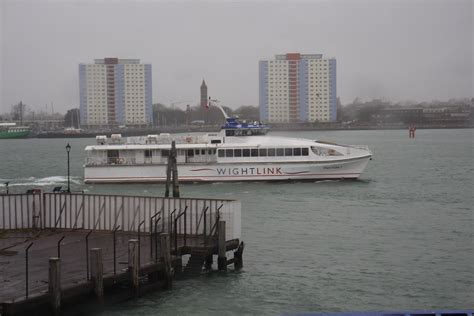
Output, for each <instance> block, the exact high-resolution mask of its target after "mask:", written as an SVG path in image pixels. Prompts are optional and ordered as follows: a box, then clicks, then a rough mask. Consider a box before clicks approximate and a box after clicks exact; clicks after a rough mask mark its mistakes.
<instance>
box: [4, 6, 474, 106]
mask: <svg viewBox="0 0 474 316" xmlns="http://www.w3.org/2000/svg"><path fill="white" fill-rule="evenodd" d="M0 3H1V5H0V10H1V15H0V21H1V22H0V23H1V24H0V27H1V32H0V36H1V37H0V48H1V49H0V54H1V56H0V57H1V64H0V67H1V72H0V88H1V90H0V96H1V98H0V102H1V103H0V112H5V111H9V109H10V106H11V105H12V104H15V103H17V102H19V101H20V100H22V101H23V102H24V103H26V104H28V105H29V106H30V107H31V108H33V109H35V110H41V109H45V105H46V104H47V105H48V106H49V107H50V104H51V103H53V104H54V109H55V110H57V111H61V112H65V111H66V110H67V109H70V108H73V107H78V105H79V91H78V90H79V84H78V64H79V63H93V60H94V59H96V58H104V57H118V58H139V59H141V60H142V62H146V63H151V64H152V67H153V102H154V103H156V102H162V103H165V104H170V103H171V102H178V101H184V102H185V103H191V104H197V103H198V102H199V87H200V84H201V81H202V79H203V78H205V80H206V82H207V83H208V87H209V95H210V96H212V97H213V98H216V99H219V100H221V101H222V103H223V104H225V105H229V106H231V107H236V106H240V105H258V61H259V60H262V59H271V58H273V57H274V55H275V54H283V53H286V52H300V53H321V54H323V55H324V56H328V57H335V58H336V60H337V93H338V96H339V97H340V98H341V100H342V102H343V103H348V102H351V101H352V100H353V99H354V98H355V97H361V98H363V99H372V98H385V99H388V100H395V101H398V100H427V101H430V100H433V99H449V98H458V97H472V91H473V90H474V86H473V65H474V63H473V23H472V19H473V1H472V0H445V1H435V0H433V1H431V0H421V1H420V0H418V1H417V0H415V1H408V0H392V1H389V0H372V1H367V0H353V1H350V0H341V1H337V0H336V1H329V0H327V1H289V0H288V1H261V0H260V1H257V0H255V1H245V2H244V1H235V2H234V1H178V2H171V1H167V2H164V1H132V0H121V1H117V0H102V1H90V0H89V1H73V0H63V1H46V0H35V1H33V0H30V1H26V0H25V1H22V0H15V1H13V0H0ZM181 106H183V107H184V103H183V104H182V105H181Z"/></svg>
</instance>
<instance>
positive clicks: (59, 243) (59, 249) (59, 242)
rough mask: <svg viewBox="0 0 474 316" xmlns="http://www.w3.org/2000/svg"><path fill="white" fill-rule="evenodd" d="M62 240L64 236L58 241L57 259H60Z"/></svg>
mask: <svg viewBox="0 0 474 316" xmlns="http://www.w3.org/2000/svg"><path fill="white" fill-rule="evenodd" d="M64 238H66V236H63V237H61V239H59V240H58V258H61V241H63V239H64Z"/></svg>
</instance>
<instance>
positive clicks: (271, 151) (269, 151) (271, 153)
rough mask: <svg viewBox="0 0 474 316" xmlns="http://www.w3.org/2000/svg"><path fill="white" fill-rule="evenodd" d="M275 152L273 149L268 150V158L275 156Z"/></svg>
mask: <svg viewBox="0 0 474 316" xmlns="http://www.w3.org/2000/svg"><path fill="white" fill-rule="evenodd" d="M275 154H276V152H275V148H268V156H272V157H273V156H275Z"/></svg>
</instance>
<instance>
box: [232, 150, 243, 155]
mask: <svg viewBox="0 0 474 316" xmlns="http://www.w3.org/2000/svg"><path fill="white" fill-rule="evenodd" d="M234 157H242V149H234Z"/></svg>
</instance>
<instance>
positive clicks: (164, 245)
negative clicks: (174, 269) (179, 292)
mask: <svg viewBox="0 0 474 316" xmlns="http://www.w3.org/2000/svg"><path fill="white" fill-rule="evenodd" d="M160 244H161V260H162V261H163V263H164V266H165V277H166V288H168V289H171V288H172V273H171V249H170V235H169V234H168V233H162V234H160Z"/></svg>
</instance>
